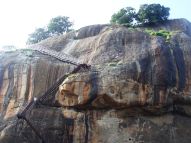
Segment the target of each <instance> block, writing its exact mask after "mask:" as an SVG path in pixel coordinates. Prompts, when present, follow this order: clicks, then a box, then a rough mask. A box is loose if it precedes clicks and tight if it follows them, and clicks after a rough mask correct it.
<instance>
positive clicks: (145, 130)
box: [0, 19, 191, 143]
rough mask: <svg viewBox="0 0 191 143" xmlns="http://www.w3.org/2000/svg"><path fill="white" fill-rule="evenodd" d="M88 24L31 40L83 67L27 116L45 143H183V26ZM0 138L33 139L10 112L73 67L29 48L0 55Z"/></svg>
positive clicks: (187, 76) (186, 80)
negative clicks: (166, 34) (161, 33)
mask: <svg viewBox="0 0 191 143" xmlns="http://www.w3.org/2000/svg"><path fill="white" fill-rule="evenodd" d="M150 28H153V29H155V30H159V29H166V30H169V31H171V33H172V36H171V38H170V41H166V40H165V38H163V37H161V36H150V35H149V34H147V33H146V32H145V29H146V28H145V27H141V28H135V29H132V28H126V27H123V26H110V25H94V26H88V27H84V28H82V29H79V30H78V31H74V32H71V33H68V34H66V35H63V36H59V37H55V38H51V39H47V40H45V41H42V42H41V43H39V44H40V45H42V46H46V47H47V48H50V49H54V50H56V51H59V52H60V53H62V52H63V53H66V54H70V55H72V56H73V57H75V58H78V59H79V61H81V62H84V63H87V64H89V65H91V69H90V70H86V71H83V70H82V71H79V72H78V73H75V74H70V75H69V76H68V77H67V78H66V79H65V80H64V81H63V83H62V84H61V85H60V86H59V90H58V91H57V93H56V94H55V96H54V101H53V102H54V103H56V104H51V105H41V104H40V103H38V104H37V105H36V106H35V107H34V108H33V109H32V110H31V112H30V113H29V115H28V119H29V120H30V122H31V123H32V124H33V125H34V127H35V128H36V129H38V132H39V133H40V135H41V136H42V138H43V139H44V142H46V143H52V142H54V143H81V142H83V143H84V142H85V143H161V142H164V143H167V142H168V143H179V142H183V143H189V142H190V140H191V138H190V132H191V125H190V121H191V118H190V116H191V106H190V105H191V58H190V57H191V24H190V23H189V22H188V21H186V20H185V19H178V20H172V21H168V22H167V23H165V24H163V25H157V26H155V27H150ZM0 59H1V60H0V61H1V65H0V66H1V67H0V109H1V116H0V118H1V123H0V125H1V126H0V142H2V143H9V142H11V143H14V142H15V143H17V142H21V143H30V142H34V143H38V142H39V143H40V142H41V140H40V138H39V137H38V136H37V134H35V132H34V131H33V130H32V129H31V127H30V126H29V125H28V124H27V123H26V122H24V121H21V120H16V117H15V115H16V114H17V113H18V112H19V111H20V110H21V108H22V107H23V106H24V105H25V103H27V102H29V101H30V100H32V99H33V97H39V96H40V94H42V93H43V92H44V91H46V90H47V89H48V88H49V87H50V86H51V85H52V84H53V83H54V82H55V81H56V80H57V79H59V77H61V76H62V75H64V74H67V73H70V72H71V71H72V70H73V69H74V68H75V67H74V66H72V65H68V64H66V63H63V62H60V61H58V60H56V59H54V58H52V57H49V56H45V55H42V54H40V53H38V52H34V51H31V50H24V51H22V50H21V51H16V52H10V53H3V54H1V55H0Z"/></svg>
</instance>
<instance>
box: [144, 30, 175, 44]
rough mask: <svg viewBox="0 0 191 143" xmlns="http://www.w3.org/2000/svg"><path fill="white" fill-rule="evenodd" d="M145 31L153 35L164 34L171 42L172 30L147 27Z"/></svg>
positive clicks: (167, 40)
mask: <svg viewBox="0 0 191 143" xmlns="http://www.w3.org/2000/svg"><path fill="white" fill-rule="evenodd" d="M145 32H146V33H148V34H149V35H151V36H162V37H164V38H165V39H166V42H169V40H170V38H171V36H172V32H170V31H166V30H159V31H154V30H149V29H146V30H145Z"/></svg>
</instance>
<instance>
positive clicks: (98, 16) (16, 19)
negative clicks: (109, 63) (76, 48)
mask: <svg viewBox="0 0 191 143" xmlns="http://www.w3.org/2000/svg"><path fill="white" fill-rule="evenodd" d="M145 3H160V4H162V5H164V6H166V7H170V9H171V11H170V14H171V16H170V18H186V19H188V20H189V21H191V0H0V19H1V21H0V47H1V46H3V45H15V46H18V47H24V46H25V42H26V40H27V38H28V34H30V33H32V32H33V31H34V30H35V28H39V27H43V26H46V24H47V23H48V22H49V20H50V19H51V18H53V17H56V16H59V15H61V16H68V17H70V20H71V21H73V22H74V27H73V28H74V29H78V28H80V27H83V26H87V25H92V24H103V23H109V20H110V18H111V15H112V14H113V13H114V12H117V11H118V10H119V9H121V8H123V7H127V6H131V7H134V8H136V9H138V8H139V6H140V5H141V4H145Z"/></svg>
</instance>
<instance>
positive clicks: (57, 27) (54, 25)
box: [48, 16, 73, 35]
mask: <svg viewBox="0 0 191 143" xmlns="http://www.w3.org/2000/svg"><path fill="white" fill-rule="evenodd" d="M72 25H73V23H72V22H70V21H69V17H66V16H57V17H55V18H52V19H51V21H50V23H49V24H48V31H49V33H50V34H51V35H61V34H63V33H65V32H68V31H70V30H71V29H70V28H71V26H72Z"/></svg>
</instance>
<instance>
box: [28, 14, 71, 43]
mask: <svg viewBox="0 0 191 143" xmlns="http://www.w3.org/2000/svg"><path fill="white" fill-rule="evenodd" d="M72 25H73V23H72V22H70V21H69V17H66V16H57V17H55V18H52V19H51V20H50V22H49V23H48V25H47V26H46V27H45V28H37V29H36V30H35V31H34V32H33V33H31V34H29V38H28V40H27V44H35V43H38V42H40V41H42V40H44V39H47V38H48V37H51V36H55V35H61V34H63V33H65V32H68V31H70V30H71V27H72Z"/></svg>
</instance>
